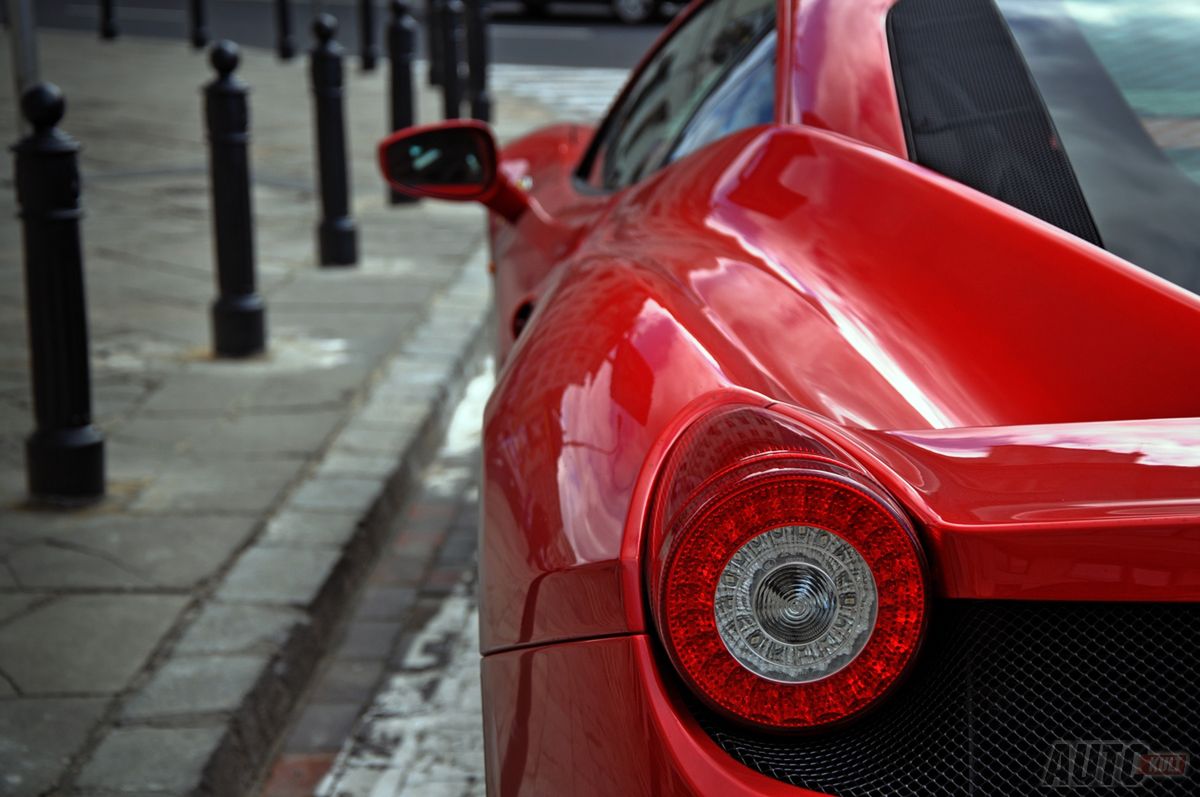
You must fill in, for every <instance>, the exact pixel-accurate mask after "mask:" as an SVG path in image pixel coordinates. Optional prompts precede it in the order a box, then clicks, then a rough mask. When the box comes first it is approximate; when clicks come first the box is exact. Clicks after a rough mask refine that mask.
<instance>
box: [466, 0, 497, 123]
mask: <svg viewBox="0 0 1200 797" xmlns="http://www.w3.org/2000/svg"><path fill="white" fill-rule="evenodd" d="M466 5H467V100H468V102H470V104H471V118H473V119H478V120H480V121H481V122H490V121H491V120H492V96H491V94H489V93H488V78H487V73H488V41H487V39H488V14H489V9H488V0H466Z"/></svg>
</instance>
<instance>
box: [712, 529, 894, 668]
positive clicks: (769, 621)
mask: <svg viewBox="0 0 1200 797" xmlns="http://www.w3.org/2000/svg"><path fill="white" fill-rule="evenodd" d="M877 603H878V601H877V600H876V592H875V579H874V578H873V577H872V576H871V569H870V567H869V566H868V565H867V563H866V561H865V560H864V559H863V558H862V556H861V555H860V554H859V553H858V551H857V550H855V548H854V546H853V545H851V544H850V543H848V542H846V541H845V540H844V539H842V538H841V537H839V536H838V535H836V534H833V533H831V532H828V531H826V530H825V529H821V528H817V527H815V526H782V527H780V528H775V529H771V530H770V531H766V532H764V533H762V534H759V535H757V536H755V537H751V538H750V539H749V540H747V541H746V543H745V544H743V545H742V546H741V547H740V548H738V549H737V550H736V551H735V552H734V554H733V556H731V557H730V559H729V561H728V562H727V563H726V564H725V567H724V569H723V570H722V571H721V576H720V578H719V579H718V581H717V588H716V594H715V595H714V600H713V609H714V613H715V615H716V626H717V633H718V634H719V635H720V637H721V641H722V642H723V643H724V644H725V647H726V649H727V650H728V651H729V653H730V654H731V655H732V656H733V657H734V658H735V659H737V661H738V662H739V663H740V664H741V665H742V666H743V667H746V668H747V669H749V670H751V671H752V672H754V673H757V674H758V675H760V676H762V677H763V678H769V679H771V680H773V681H780V682H783V683H807V682H810V681H815V680H818V679H821V678H825V677H827V676H829V675H831V674H833V673H835V672H837V671H838V670H840V669H842V668H843V667H845V666H846V665H847V664H849V663H850V662H851V661H853V660H854V658H855V657H856V656H857V655H858V654H859V653H860V652H861V651H862V649H863V648H864V647H865V646H866V644H867V640H868V639H870V637H871V631H872V629H873V628H874V627H875V614H876V606H877Z"/></svg>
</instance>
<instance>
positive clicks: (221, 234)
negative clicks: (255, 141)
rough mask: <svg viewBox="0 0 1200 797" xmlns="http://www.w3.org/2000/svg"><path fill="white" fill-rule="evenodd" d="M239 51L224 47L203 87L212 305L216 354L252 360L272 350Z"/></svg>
mask: <svg viewBox="0 0 1200 797" xmlns="http://www.w3.org/2000/svg"><path fill="white" fill-rule="evenodd" d="M239 60H240V57H239V55H238V48H237V45H236V44H234V43H233V42H229V41H219V42H217V43H216V44H214V45H213V46H212V50H211V51H210V53H209V61H210V62H211V63H212V66H213V69H215V70H216V71H217V77H216V78H214V79H213V81H212V82H211V83H209V84H208V85H206V86H205V87H204V117H205V120H206V121H207V123H208V146H209V158H208V173H209V179H210V182H211V186H212V188H211V190H212V216H213V238H214V240H215V246H214V251H215V253H216V258H217V298H216V300H214V301H213V304H212V330H213V354H214V355H215V356H217V357H249V356H251V355H255V354H261V353H262V352H263V351H264V350H265V349H266V347H267V329H266V327H267V324H266V307H265V305H264V303H263V300H262V297H261V296H260V295H259V294H258V288H257V285H256V282H257V280H256V277H255V273H254V209H253V203H252V200H251V194H250V110H249V108H248V107H247V102H246V95H247V94H249V93H250V89H249V87H248V86H247V85H246V84H245V83H244V82H243V81H242V79H241V78H239V77H237V76H236V75H234V74H233V72H234V70H235V69H237V66H238V61H239Z"/></svg>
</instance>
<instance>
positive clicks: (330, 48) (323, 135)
mask: <svg viewBox="0 0 1200 797" xmlns="http://www.w3.org/2000/svg"><path fill="white" fill-rule="evenodd" d="M312 29H313V35H314V36H315V37H316V44H315V45H314V46H313V49H312V53H311V59H312V62H311V64H310V67H311V77H312V92H313V114H314V121H315V125H316V134H317V135H316V144H317V181H318V184H319V188H320V194H321V220H320V222H319V223H318V225H317V248H318V250H319V258H320V262H321V265H322V266H352V265H354V264H355V263H357V262H358V230H357V229H356V227H355V225H354V219H353V217H351V215H350V175H349V172H348V171H347V169H346V121H345V115H344V110H343V100H344V97H343V93H344V88H343V86H344V83H343V80H344V78H343V71H342V48H341V45H339V44H338V43H337V41H336V40H335V39H334V36H335V35H336V34H337V19H336V18H335V17H333V16H332V15H331V14H319V15H318V16H317V18H316V19H314V20H313V26H312Z"/></svg>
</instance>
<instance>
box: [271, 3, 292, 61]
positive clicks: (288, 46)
mask: <svg viewBox="0 0 1200 797" xmlns="http://www.w3.org/2000/svg"><path fill="white" fill-rule="evenodd" d="M275 27H276V39H275V52H276V53H277V54H278V55H279V60H281V61H290V60H292V58H294V57H295V56H296V42H295V41H294V40H293V39H292V4H291V0H275Z"/></svg>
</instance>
